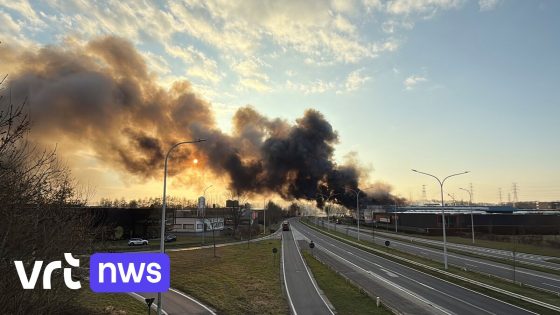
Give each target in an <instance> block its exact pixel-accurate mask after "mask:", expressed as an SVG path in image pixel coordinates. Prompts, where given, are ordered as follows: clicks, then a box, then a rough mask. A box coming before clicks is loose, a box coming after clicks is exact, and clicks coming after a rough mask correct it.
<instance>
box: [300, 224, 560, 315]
mask: <svg viewBox="0 0 560 315" xmlns="http://www.w3.org/2000/svg"><path fill="white" fill-rule="evenodd" d="M302 223H303V224H306V225H307V226H309V227H310V228H312V229H314V230H316V231H319V232H321V233H325V234H331V235H333V236H335V238H337V239H338V240H340V241H343V242H345V243H347V244H349V245H352V246H354V247H358V248H360V249H363V250H366V251H368V252H371V253H373V254H375V255H378V256H381V257H383V258H386V259H388V260H391V261H395V262H398V263H400V264H402V265H406V266H409V267H411V268H413V269H417V270H419V271H422V272H424V273H428V274H431V275H433V276H435V277H437V278H440V279H444V280H447V281H450V282H452V283H455V284H458V285H461V286H463V287H466V288H469V289H472V290H474V291H478V292H481V293H484V294H486V295H489V296H492V297H494V298H496V299H498V300H501V301H505V302H508V303H511V304H514V305H517V306H520V307H523V308H525V309H528V310H531V311H534V312H537V313H539V314H557V312H555V311H553V310H550V309H547V308H544V307H541V306H538V305H535V304H533V303H530V302H525V301H522V300H519V299H517V298H514V297H512V296H510V295H506V294H502V293H498V292H495V291H493V290H490V289H486V288H483V287H480V286H478V285H475V284H471V283H469V282H466V281H462V280H460V279H457V278H454V277H451V276H446V275H443V274H441V273H439V272H437V271H434V270H430V269H428V268H423V267H421V266H417V265H415V264H412V263H409V262H406V261H404V259H407V260H410V261H414V262H417V263H421V264H424V265H426V266H429V267H433V268H437V269H440V270H443V265H442V264H441V263H440V262H436V261H433V260H430V259H427V258H424V257H419V256H416V255H412V254H409V253H405V252H401V251H398V250H396V249H393V248H387V247H384V246H380V245H376V244H373V243H370V242H367V241H364V240H361V241H358V240H357V239H355V238H353V237H351V236H347V235H345V234H343V233H340V232H335V231H332V230H327V229H326V228H322V227H317V226H314V225H312V224H310V223H309V222H306V221H302ZM389 255H394V256H398V257H399V258H402V259H399V258H396V257H392V256H389ZM447 271H448V272H450V273H453V274H455V275H458V276H462V277H466V278H468V279H471V280H475V281H479V282H481V283H484V284H487V285H491V286H494V287H497V288H500V289H504V290H507V291H510V292H513V293H517V294H520V295H524V296H526V297H529V298H532V299H535V300H539V301H542V302H545V303H548V304H552V305H555V306H560V297H558V296H557V295H555V294H552V293H549V292H545V291H541V290H536V289H533V288H530V287H527V286H521V285H518V284H515V283H512V282H510V281H507V280H504V279H501V278H497V277H493V276H489V275H486V274H481V273H478V272H473V271H469V270H467V271H465V270H464V269H461V268H457V267H455V266H449V269H448V270H447Z"/></svg>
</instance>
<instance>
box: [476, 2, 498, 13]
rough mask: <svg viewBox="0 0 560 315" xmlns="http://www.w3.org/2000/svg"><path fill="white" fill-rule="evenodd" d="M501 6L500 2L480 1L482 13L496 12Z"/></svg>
mask: <svg viewBox="0 0 560 315" xmlns="http://www.w3.org/2000/svg"><path fill="white" fill-rule="evenodd" d="M499 4H500V0H479V1H478V6H479V7H480V11H491V10H494V9H495V8H496V7H497V6H498V5H499Z"/></svg>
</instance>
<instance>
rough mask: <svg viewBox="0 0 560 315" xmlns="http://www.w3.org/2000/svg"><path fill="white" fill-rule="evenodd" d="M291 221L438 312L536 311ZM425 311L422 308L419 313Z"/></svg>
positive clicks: (359, 268)
mask: <svg viewBox="0 0 560 315" xmlns="http://www.w3.org/2000/svg"><path fill="white" fill-rule="evenodd" d="M290 222H291V224H292V227H293V229H295V230H297V231H298V232H300V233H301V234H302V235H303V236H305V237H307V238H308V239H310V240H312V241H313V242H314V243H315V244H316V248H317V249H318V250H320V251H324V252H325V253H327V254H329V255H330V256H332V257H334V258H335V259H337V260H339V261H343V262H344V263H345V264H346V267H347V268H352V269H354V270H355V272H356V273H362V274H363V272H364V271H365V272H367V273H369V274H370V275H372V277H368V278H367V279H369V281H370V282H377V283H382V284H384V285H385V286H393V287H395V288H401V289H402V290H403V292H404V293H406V295H407V296H408V297H407V299H408V300H409V301H412V300H415V299H416V300H417V301H423V302H426V303H428V304H430V305H432V307H433V308H435V309H437V313H444V314H507V315H517V314H534V313H533V312H530V311H528V310H525V309H522V308H520V307H517V306H514V305H511V304H508V303H506V302H502V301H499V300H497V299H494V298H492V297H489V296H486V295H484V294H481V293H478V292H474V291H472V290H469V289H466V288H463V287H460V286H458V285H455V284H452V283H450V282H447V281H444V280H441V279H438V278H436V277H434V276H431V275H428V274H426V273H423V272H420V271H417V270H414V269H412V268H410V267H406V266H404V265H401V264H399V263H396V262H393V261H390V260H388V259H385V258H382V257H379V256H376V255H374V254H371V253H369V252H366V251H364V250H361V249H358V248H356V247H353V246H351V245H348V244H346V243H344V242H341V241H338V240H336V239H333V238H331V237H329V236H326V235H324V234H322V233H319V232H317V231H314V230H312V229H310V228H309V227H307V226H305V225H303V224H301V223H300V222H298V221H297V219H292V220H291V221H290ZM385 281H388V282H385ZM422 311H423V310H421V309H419V310H418V312H417V313H418V314H420V313H422ZM433 313H436V312H433ZM409 314H414V312H413V313H409Z"/></svg>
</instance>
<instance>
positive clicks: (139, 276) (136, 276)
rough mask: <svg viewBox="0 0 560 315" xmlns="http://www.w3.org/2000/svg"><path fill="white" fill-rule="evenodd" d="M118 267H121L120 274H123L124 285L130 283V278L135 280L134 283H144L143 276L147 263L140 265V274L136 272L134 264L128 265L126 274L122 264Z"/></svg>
mask: <svg viewBox="0 0 560 315" xmlns="http://www.w3.org/2000/svg"><path fill="white" fill-rule="evenodd" d="M117 265H118V266H119V273H120V274H121V279H122V281H123V283H128V282H129V281H130V277H132V278H133V279H134V283H140V281H142V275H143V274H144V268H145V266H146V264H145V263H141V264H140V270H139V271H138V272H136V267H135V266H134V263H128V268H127V270H126V273H125V271H124V269H123V264H122V263H118V264H117Z"/></svg>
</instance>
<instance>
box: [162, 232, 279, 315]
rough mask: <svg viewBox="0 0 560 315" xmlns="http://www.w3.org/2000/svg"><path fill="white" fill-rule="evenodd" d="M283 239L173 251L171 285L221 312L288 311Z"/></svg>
mask: <svg viewBox="0 0 560 315" xmlns="http://www.w3.org/2000/svg"><path fill="white" fill-rule="evenodd" d="M280 246H281V244H280V241H278V240H265V241H260V242H255V243H251V244H249V247H248V246H247V244H240V245H231V246H225V247H218V248H216V256H217V257H214V254H213V249H212V248H209V249H198V250H191V251H179V252H169V256H170V258H171V275H172V276H171V279H172V280H171V286H172V287H174V288H176V289H178V290H180V291H183V292H185V293H187V294H189V295H191V296H193V297H195V298H196V299H198V300H200V301H201V302H203V303H205V304H206V305H209V306H211V307H212V308H214V309H216V310H217V311H218V313H220V314H231V315H235V314H240V315H241V314H255V315H256V314H288V313H289V308H288V302H287V300H286V298H285V296H284V294H283V292H282V284H281V282H280V255H279V253H276V254H273V253H272V249H273V248H277V249H278V251H279V250H280Z"/></svg>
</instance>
